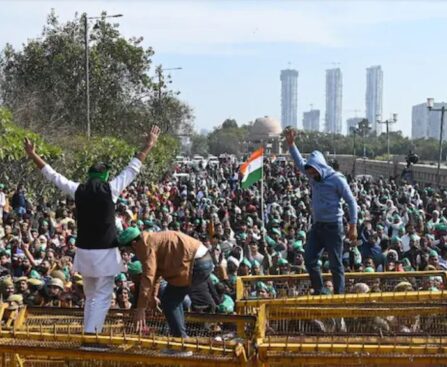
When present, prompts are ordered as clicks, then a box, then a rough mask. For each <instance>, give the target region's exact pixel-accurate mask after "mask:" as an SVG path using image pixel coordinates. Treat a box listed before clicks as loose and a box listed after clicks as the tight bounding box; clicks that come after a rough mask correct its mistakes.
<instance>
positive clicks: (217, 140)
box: [208, 119, 248, 155]
mask: <svg viewBox="0 0 447 367" xmlns="http://www.w3.org/2000/svg"><path fill="white" fill-rule="evenodd" d="M247 134H248V125H243V126H242V127H238V125H237V122H236V121H235V120H231V119H227V120H225V121H224V122H223V123H222V126H221V127H220V128H216V129H214V131H213V132H212V133H210V134H209V135H208V144H209V150H210V153H211V154H214V155H219V154H222V153H227V154H235V155H240V154H241V152H242V151H243V149H242V147H243V144H244V141H245V140H246V138H247Z"/></svg>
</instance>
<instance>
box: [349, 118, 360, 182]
mask: <svg viewBox="0 0 447 367" xmlns="http://www.w3.org/2000/svg"><path fill="white" fill-rule="evenodd" d="M350 130H351V134H352V138H353V147H352V156H353V163H352V176H353V177H355V165H356V161H357V152H356V145H355V136H356V135H357V134H358V133H359V129H358V128H356V127H354V126H351V128H350Z"/></svg>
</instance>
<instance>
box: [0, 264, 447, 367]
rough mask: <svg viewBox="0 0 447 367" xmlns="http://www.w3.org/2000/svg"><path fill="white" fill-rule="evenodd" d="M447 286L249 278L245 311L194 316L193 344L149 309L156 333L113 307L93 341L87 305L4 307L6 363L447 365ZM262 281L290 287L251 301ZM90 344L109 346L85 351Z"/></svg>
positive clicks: (1, 336)
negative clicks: (316, 287)
mask: <svg viewBox="0 0 447 367" xmlns="http://www.w3.org/2000/svg"><path fill="white" fill-rule="evenodd" d="M325 278H326V279H330V278H329V277H328V275H325ZM446 280H447V277H446V273H445V272H420V273H361V274H356V273H351V274H347V277H346V281H347V284H348V287H347V289H350V288H349V287H350V286H354V285H355V284H358V283H364V284H366V285H368V286H369V287H373V286H376V287H378V288H377V290H378V291H377V292H375V293H347V294H343V295H318V296H313V295H311V294H309V293H310V292H308V290H309V287H308V286H303V285H305V284H309V278H308V276H305V275H288V276H269V277H255V279H247V278H246V277H242V278H241V279H238V284H237V293H238V294H237V302H236V309H237V314H236V315H218V314H201V313H186V327H187V333H188V335H189V337H188V338H173V337H170V336H169V330H168V327H167V324H166V321H165V319H164V317H163V315H161V314H158V313H149V312H148V313H147V315H146V319H147V324H148V327H147V328H146V329H144V330H139V331H137V330H135V328H134V323H133V319H132V318H133V311H132V310H110V312H109V313H108V315H107V318H106V322H105V326H104V330H103V331H102V332H101V333H97V334H93V335H92V334H84V333H83V324H82V323H83V311H82V310H81V309H75V308H39V307H19V308H17V307H10V305H9V304H8V303H0V319H1V320H2V322H1V324H0V366H1V367H27V366H30V367H46V366H64V367H81V366H82V367H84V366H85V367H87V366H100V367H124V366H148V365H152V366H263V367H268V366H314V367H316V366H324V367H330V366H390V365H393V366H410V365H411V366H437V367H439V366H446V367H447V297H446V296H447V294H446V293H447V290H444V286H445V284H447V281H446ZM259 281H262V282H265V283H266V284H269V285H270V286H272V285H274V286H275V287H278V289H281V286H282V287H283V288H284V289H286V290H287V291H286V292H285V293H284V294H281V292H278V294H277V298H256V297H255V298H253V294H252V292H251V291H250V290H251V287H252V284H256V282H259ZM253 282H255V283H253ZM301 286H303V287H301ZM306 287H307V288H306ZM290 289H293V292H292V291H290ZM296 289H299V290H300V289H301V290H303V289H307V291H298V293H296ZM382 290H384V291H382ZM288 292H292V293H288ZM300 292H301V293H300ZM289 294H292V296H289ZM85 342H93V343H95V344H100V345H107V346H108V347H109V348H110V349H108V350H107V351H104V352H102V351H87V350H84V349H82V348H81V345H82V344H83V343H85ZM166 350H168V351H169V350H177V351H181V352H183V353H182V354H176V355H170V354H167V353H166ZM187 352H192V354H191V355H189V354H187Z"/></svg>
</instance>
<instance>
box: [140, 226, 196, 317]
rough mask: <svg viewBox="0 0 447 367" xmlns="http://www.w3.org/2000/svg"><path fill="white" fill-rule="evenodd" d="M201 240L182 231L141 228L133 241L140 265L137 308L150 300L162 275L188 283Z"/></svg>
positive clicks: (173, 281)
mask: <svg viewBox="0 0 447 367" xmlns="http://www.w3.org/2000/svg"><path fill="white" fill-rule="evenodd" d="M200 245H201V242H200V241H198V240H196V239H195V238H192V237H190V236H188V235H186V234H184V233H182V232H176V231H163V232H154V233H149V232H144V233H143V235H142V241H138V243H137V244H136V245H135V253H136V255H137V257H138V259H139V260H140V261H141V264H142V266H143V274H142V276H141V284H140V293H139V297H138V305H137V307H138V308H146V307H147V306H148V304H149V301H153V297H154V291H155V288H156V283H157V281H158V279H159V278H160V277H163V278H164V279H165V280H166V281H167V282H168V283H169V284H171V285H173V286H176V287H187V286H189V285H190V284H191V279H192V268H193V264H194V257H195V254H196V252H197V250H198V248H199V247H200Z"/></svg>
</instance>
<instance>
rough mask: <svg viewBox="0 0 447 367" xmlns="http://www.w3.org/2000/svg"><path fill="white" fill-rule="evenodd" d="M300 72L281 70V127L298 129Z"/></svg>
mask: <svg viewBox="0 0 447 367" xmlns="http://www.w3.org/2000/svg"><path fill="white" fill-rule="evenodd" d="M297 122H298V71H296V70H292V69H286V70H281V127H282V128H283V129H284V128H285V127H287V126H293V127H297Z"/></svg>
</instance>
